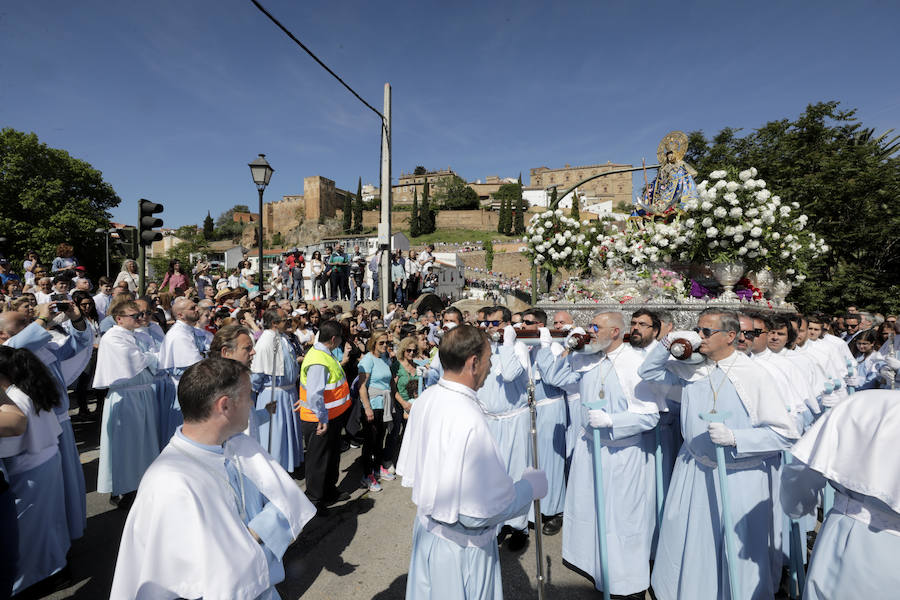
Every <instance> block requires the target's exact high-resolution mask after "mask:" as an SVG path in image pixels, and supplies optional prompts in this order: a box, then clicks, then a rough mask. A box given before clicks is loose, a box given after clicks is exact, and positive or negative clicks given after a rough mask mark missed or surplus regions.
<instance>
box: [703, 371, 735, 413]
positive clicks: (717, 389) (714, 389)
mask: <svg viewBox="0 0 900 600" xmlns="http://www.w3.org/2000/svg"><path fill="white" fill-rule="evenodd" d="M723 360H724V359H723ZM735 362H737V361H731V364H730V365H728V368H727V369H725V370H724V371H723V372H724V375H723V376H722V381H720V382H719V385H718V387H713V382H712V374H713V373H714V372H715V369H713V370H711V371H710V372H709V377H708V381H709V389H710V390H712V395H713V407H712V411H711V412H713V413H714V412H716V405H717V404H718V402H719V392H720V391H721V390H722V385H723V384H724V383H725V380H726V379H728V373H729V372H730V371H731V367H733V366H734V363H735ZM716 369H719V370H720V371H722V368H721V367H720V366H719V361H716Z"/></svg>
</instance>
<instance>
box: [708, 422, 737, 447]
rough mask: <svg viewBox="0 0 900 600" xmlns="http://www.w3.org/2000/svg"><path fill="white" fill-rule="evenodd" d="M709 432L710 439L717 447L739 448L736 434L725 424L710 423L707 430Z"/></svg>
mask: <svg viewBox="0 0 900 600" xmlns="http://www.w3.org/2000/svg"><path fill="white" fill-rule="evenodd" d="M706 429H707V431H709V439H711V440H712V443H713V444H715V445H716V446H737V441H736V440H735V439H734V432H733V431H731V430H730V429H728V428H727V427H726V426H725V423H710V424H709V427H707V428H706Z"/></svg>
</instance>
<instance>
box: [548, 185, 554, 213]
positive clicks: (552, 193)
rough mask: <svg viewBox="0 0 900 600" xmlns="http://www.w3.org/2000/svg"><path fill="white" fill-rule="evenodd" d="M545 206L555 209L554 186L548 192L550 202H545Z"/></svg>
mask: <svg viewBox="0 0 900 600" xmlns="http://www.w3.org/2000/svg"><path fill="white" fill-rule="evenodd" d="M547 208H549V209H551V210H556V188H555V187H554V188H553V191H552V192H551V193H550V202H549V203H548V204H547Z"/></svg>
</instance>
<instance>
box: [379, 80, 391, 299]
mask: <svg viewBox="0 0 900 600" xmlns="http://www.w3.org/2000/svg"><path fill="white" fill-rule="evenodd" d="M378 248H379V250H381V266H380V269H381V281H380V286H381V290H380V291H379V293H380V295H381V314H382V315H386V314H387V305H388V302H390V300H391V299H390V293H391V84H389V83H386V84H384V120H383V121H382V124H381V222H380V223H379V224H378Z"/></svg>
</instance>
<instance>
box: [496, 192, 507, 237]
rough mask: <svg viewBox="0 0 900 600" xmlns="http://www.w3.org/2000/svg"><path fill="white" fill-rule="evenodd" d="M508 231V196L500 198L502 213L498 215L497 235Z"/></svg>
mask: <svg viewBox="0 0 900 600" xmlns="http://www.w3.org/2000/svg"><path fill="white" fill-rule="evenodd" d="M505 230H506V196H501V197H500V213H499V214H498V215H497V233H503V232H504V231H505Z"/></svg>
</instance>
